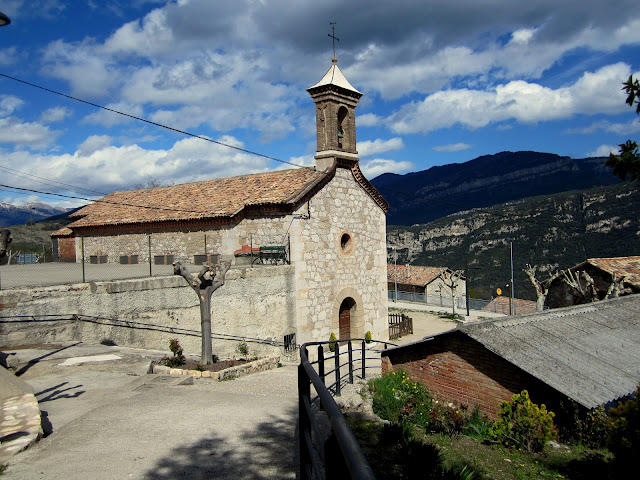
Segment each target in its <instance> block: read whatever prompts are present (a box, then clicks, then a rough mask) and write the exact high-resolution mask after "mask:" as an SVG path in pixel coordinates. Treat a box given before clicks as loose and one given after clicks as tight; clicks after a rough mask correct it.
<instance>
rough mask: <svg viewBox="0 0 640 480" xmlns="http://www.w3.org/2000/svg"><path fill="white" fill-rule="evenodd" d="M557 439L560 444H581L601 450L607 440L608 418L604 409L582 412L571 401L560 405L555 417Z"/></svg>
mask: <svg viewBox="0 0 640 480" xmlns="http://www.w3.org/2000/svg"><path fill="white" fill-rule="evenodd" d="M556 424H557V427H558V437H559V439H560V440H561V441H562V442H565V443H573V444H581V445H584V446H585V447H589V448H603V447H605V446H606V445H607V440H608V438H609V416H608V415H607V412H606V411H605V409H604V407H602V406H601V407H597V408H594V409H592V410H588V411H587V412H584V409H583V408H582V407H580V405H579V404H578V403H577V402H575V401H573V400H565V401H563V402H562V403H561V404H560V412H559V413H558V416H557V417H556Z"/></svg>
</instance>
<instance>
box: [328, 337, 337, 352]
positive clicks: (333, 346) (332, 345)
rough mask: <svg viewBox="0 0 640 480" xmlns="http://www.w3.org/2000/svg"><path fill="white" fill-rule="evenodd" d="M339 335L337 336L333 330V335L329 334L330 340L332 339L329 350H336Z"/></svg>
mask: <svg viewBox="0 0 640 480" xmlns="http://www.w3.org/2000/svg"><path fill="white" fill-rule="evenodd" d="M337 339H338V337H336V334H335V333H333V332H331V335H329V341H331V343H330V344H329V350H331V351H332V352H335V351H336V342H334V340H337Z"/></svg>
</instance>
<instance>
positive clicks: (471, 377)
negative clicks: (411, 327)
mask: <svg viewBox="0 0 640 480" xmlns="http://www.w3.org/2000/svg"><path fill="white" fill-rule="evenodd" d="M393 370H395V371H397V370H404V371H405V372H407V374H408V375H409V376H410V377H411V378H412V379H413V380H414V381H416V382H419V383H422V384H423V385H425V386H426V387H427V388H428V389H429V391H430V392H431V393H432V394H433V395H434V396H435V397H436V398H438V399H440V400H444V401H447V402H453V403H456V404H458V405H460V404H462V405H466V406H467V407H470V408H473V407H474V406H476V405H477V406H478V407H480V410H482V412H483V413H484V414H485V415H487V416H488V417H489V418H490V419H492V420H495V419H496V418H497V414H498V412H499V405H500V402H502V401H509V400H511V397H512V396H513V395H514V394H515V393H520V392H521V391H522V390H528V391H529V394H530V396H531V400H532V401H533V402H535V403H544V404H546V405H547V406H548V407H551V409H552V410H554V411H557V407H558V406H559V403H560V401H561V400H562V399H563V398H564V396H562V395H561V394H559V393H558V392H557V391H555V390H553V389H551V388H550V387H548V386H547V385H545V384H544V383H542V382H541V381H540V380H538V379H537V378H535V377H533V376H531V375H529V374H528V373H526V372H525V371H523V370H521V369H520V368H518V367H516V366H515V365H513V364H511V363H509V362H507V361H506V360H504V359H503V358H502V357H500V356H498V355H496V354H494V353H493V352H491V351H489V350H487V349H486V348H484V346H482V345H481V344H479V343H478V342H476V341H475V340H473V339H471V338H469V337H467V336H466V335H464V334H462V333H460V332H456V333H452V334H445V335H440V336H436V337H434V338H433V339H432V340H430V341H428V342H419V343H416V344H412V345H409V346H406V347H401V348H395V349H390V350H385V351H383V353H382V373H383V374H384V373H388V372H390V371H393Z"/></svg>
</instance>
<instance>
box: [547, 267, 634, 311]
mask: <svg viewBox="0 0 640 480" xmlns="http://www.w3.org/2000/svg"><path fill="white" fill-rule="evenodd" d="M569 270H571V271H572V272H574V273H578V274H579V272H582V271H584V272H587V273H588V274H589V275H590V276H591V278H593V280H594V284H595V287H596V290H597V292H598V298H599V299H600V300H602V299H603V298H604V297H605V296H606V293H607V290H608V289H609V286H610V285H611V281H612V278H613V275H612V274H615V276H616V278H617V279H618V280H620V279H621V278H624V283H625V287H627V288H628V291H627V292H624V293H623V295H628V294H629V293H640V256H639V257H613V258H589V259H588V260H587V261H585V262H582V263H579V264H578V265H575V266H573V267H571V268H570V269H569ZM581 283H584V282H583V281H582V280H581ZM580 303H582V299H581V298H580V297H579V296H576V295H574V293H573V292H572V291H571V289H570V288H569V286H568V285H567V283H566V282H565V281H563V279H562V277H561V278H558V279H556V280H554V281H553V282H552V283H551V285H550V286H549V294H548V295H547V300H546V302H545V305H547V306H548V307H550V308H559V307H568V306H571V305H579V304H580Z"/></svg>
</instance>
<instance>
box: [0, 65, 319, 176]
mask: <svg viewBox="0 0 640 480" xmlns="http://www.w3.org/2000/svg"><path fill="white" fill-rule="evenodd" d="M0 77H4V78H8V79H9V80H14V81H16V82H20V83H23V84H25V85H29V86H30V87H34V88H39V89H40V90H44V91H45V92H49V93H53V94H55V95H59V96H61V97H65V98H69V99H71V100H75V101H76V102H81V103H85V104H87V105H91V106H92V107H96V108H100V109H102V110H106V111H108V112H112V113H117V114H118V115H123V116H125V117H129V118H133V119H134V120H139V121H141V122H145V123H148V124H150V125H155V126H156V127H160V128H164V129H167V130H171V131H173V132H177V133H181V134H183V135H187V136H189V137H193V138H199V139H200V140H204V141H206V142H211V143H215V144H216V145H221V146H223V147H227V148H231V149H233V150H237V151H239V152H243V153H248V154H249V155H255V156H256V157H261V158H266V159H267V160H273V161H275V162H280V163H286V164H288V165H293V166H294V167H298V168H313V167H306V166H304V165H299V164H297V163H293V162H289V161H287V160H282V159H280V158H276V157H272V156H270V155H265V154H263V153H258V152H254V151H253V150H248V149H246V148H242V147H236V146H235V145H230V144H228V143H224V142H219V141H218V140H213V139H211V138H208V137H204V136H202V135H196V134H195V133H191V132H187V131H185V130H180V129H179V128H174V127H169V126H167V125H164V124H162V123H158V122H152V121H151V120H147V119H146V118H142V117H138V116H135V115H131V114H129V113H124V112H121V111H119V110H115V109H113V108H108V107H105V106H103V105H99V104H97V103H93V102H89V101H87V100H83V99H82V98H78V97H74V96H72V95H67V94H66V93H62V92H58V91H57V90H53V89H51V88H47V87H43V86H41V85H38V84H36V83H32V82H27V81H26V80H21V79H19V78H16V77H12V76H10V75H6V74H4V73H0Z"/></svg>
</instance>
